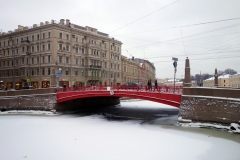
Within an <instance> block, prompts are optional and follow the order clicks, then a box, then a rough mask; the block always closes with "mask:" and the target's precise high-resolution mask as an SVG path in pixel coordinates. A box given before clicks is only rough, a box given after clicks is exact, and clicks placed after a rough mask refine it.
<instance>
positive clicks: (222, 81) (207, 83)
mask: <svg viewBox="0 0 240 160" xmlns="http://www.w3.org/2000/svg"><path fill="white" fill-rule="evenodd" d="M229 77H230V75H229V74H227V75H221V76H219V77H218V87H231V86H230V83H229V82H230V80H229ZM203 87H214V77H211V78H209V79H206V80H204V81H203Z"/></svg>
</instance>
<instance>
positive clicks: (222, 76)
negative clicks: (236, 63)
mask: <svg viewBox="0 0 240 160" xmlns="http://www.w3.org/2000/svg"><path fill="white" fill-rule="evenodd" d="M229 76H230V74H226V75H221V76H219V77H218V78H229Z"/></svg>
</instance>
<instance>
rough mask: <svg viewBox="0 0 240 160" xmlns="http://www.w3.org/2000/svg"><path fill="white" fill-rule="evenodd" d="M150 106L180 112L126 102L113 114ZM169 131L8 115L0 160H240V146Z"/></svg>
mask: <svg viewBox="0 0 240 160" xmlns="http://www.w3.org/2000/svg"><path fill="white" fill-rule="evenodd" d="M151 107H152V108H157V107H158V108H159V109H162V110H178V109H177V108H174V107H169V106H166V105H162V104H158V103H154V102H148V101H134V102H122V103H121V105H118V106H116V108H115V109H122V108H136V109H138V108H149V109H151ZM156 114H158V113H156ZM160 115H161V114H160ZM163 117H164V118H167V117H166V116H163ZM176 119H177V118H176ZM166 126H167V125H166ZM166 126H164V127H161V126H159V125H151V124H150V123H149V124H148V123H144V124H142V123H140V122H138V121H131V120H130V121H108V120H106V119H104V117H103V116H102V115H97V114H96V115H81V114H70V115H55V116H48V115H46V114H45V115H42V114H39V116H36V115H34V116H33V115H11V114H9V115H6V114H5V115H0V151H1V154H0V159H1V160H17V159H32V160H42V159H49V160H50V159H51V160H55V159H57V160H66V159H71V160H75V159H83V160H96V159H98V160H99V159H102V160H125V159H126V160H146V159H147V160H159V159H164V160H176V159H185V160H196V159H204V160H212V159H218V160H221V159H222V160H228V159H231V160H238V159H240V155H239V148H240V143H237V142H234V141H231V140H227V139H223V138H217V137H212V136H209V135H206V134H200V133H193V132H187V131H182V130H177V129H171V128H166ZM226 134H232V133H228V132H226ZM232 135H234V136H239V135H236V134H232ZM239 138H240V136H239Z"/></svg>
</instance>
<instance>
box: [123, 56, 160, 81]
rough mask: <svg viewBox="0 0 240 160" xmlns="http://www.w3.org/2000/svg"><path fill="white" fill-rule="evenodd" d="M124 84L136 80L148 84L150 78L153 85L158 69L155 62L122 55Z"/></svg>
mask: <svg viewBox="0 0 240 160" xmlns="http://www.w3.org/2000/svg"><path fill="white" fill-rule="evenodd" d="M121 60H122V84H124V83H127V82H135V83H139V84H141V85H147V82H148V81H149V80H150V81H151V82H152V85H154V81H155V80H156V69H155V66H154V64H153V63H150V62H149V61H148V60H144V59H139V58H136V59H131V58H127V57H125V56H122V59H121Z"/></svg>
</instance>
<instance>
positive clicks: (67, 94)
mask: <svg viewBox="0 0 240 160" xmlns="http://www.w3.org/2000/svg"><path fill="white" fill-rule="evenodd" d="M181 96H182V88H181V87H175V89H174V88H173V87H166V86H159V87H150V88H149V87H148V86H144V87H124V88H123V87H121V86H111V87H105V86H91V87H84V86H83V87H69V88H59V89H57V102H58V103H61V102H65V101H69V100H74V99H80V98H91V97H129V98H137V99H143V100H149V101H154V102H158V103H163V104H167V105H171V106H174V107H178V108H179V107H180V101H181Z"/></svg>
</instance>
